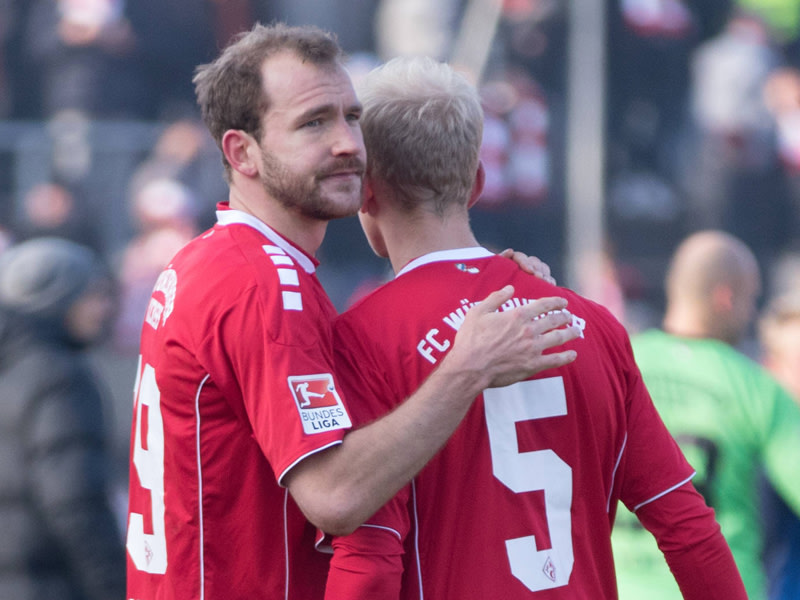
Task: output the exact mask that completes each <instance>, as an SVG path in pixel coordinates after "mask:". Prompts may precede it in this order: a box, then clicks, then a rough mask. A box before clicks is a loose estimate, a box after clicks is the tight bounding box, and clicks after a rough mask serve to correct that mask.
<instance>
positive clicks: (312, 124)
mask: <svg viewBox="0 0 800 600" xmlns="http://www.w3.org/2000/svg"><path fill="white" fill-rule="evenodd" d="M320 125H322V119H312V120H311V121H307V122H305V123H303V127H319V126H320Z"/></svg>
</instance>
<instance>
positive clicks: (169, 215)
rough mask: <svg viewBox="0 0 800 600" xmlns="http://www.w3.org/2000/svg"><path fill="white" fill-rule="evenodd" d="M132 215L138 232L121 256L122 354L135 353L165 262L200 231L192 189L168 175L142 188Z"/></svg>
mask: <svg viewBox="0 0 800 600" xmlns="http://www.w3.org/2000/svg"><path fill="white" fill-rule="evenodd" d="M131 213H132V218H133V221H134V222H135V223H136V224H137V226H138V231H137V233H136V234H135V235H134V237H133V238H132V239H131V240H130V241H129V242H128V244H127V245H126V246H125V248H124V250H123V252H122V255H121V256H120V258H119V263H118V274H119V275H118V276H119V283H120V296H121V297H120V313H119V317H118V319H117V323H116V326H115V332H114V343H115V347H116V348H117V349H118V350H120V351H122V352H128V353H130V352H133V353H135V352H136V351H138V347H139V335H140V333H141V328H142V320H143V319H144V313H145V310H146V308H147V304H148V301H149V299H150V294H151V293H152V291H153V286H154V285H155V283H156V279H158V276H159V274H160V273H161V271H163V270H164V267H165V266H166V262H165V261H167V260H169V257H171V256H173V255H174V254H175V253H176V252H177V251H178V250H179V249H180V248H181V247H183V246H184V245H185V244H186V243H187V242H189V241H190V240H191V239H192V238H193V237H194V236H195V235H197V233H198V228H197V225H196V222H195V200H194V197H193V196H192V194H191V192H190V190H189V189H188V188H187V187H186V186H184V185H183V184H182V183H180V182H179V181H176V180H175V179H171V178H167V177H160V178H154V179H151V180H149V181H146V182H144V183H143V184H142V185H141V187H138V188H136V189H135V190H134V193H133V196H132V197H131Z"/></svg>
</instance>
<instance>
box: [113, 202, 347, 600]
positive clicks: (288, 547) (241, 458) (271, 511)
mask: <svg viewBox="0 0 800 600" xmlns="http://www.w3.org/2000/svg"><path fill="white" fill-rule="evenodd" d="M315 268H316V262H315V261H314V259H313V258H311V257H309V256H308V255H306V254H304V253H303V252H302V251H301V250H299V249H298V248H297V247H295V246H293V245H292V244H291V243H289V242H288V241H287V240H285V239H284V238H282V237H281V236H280V235H278V234H277V233H276V232H274V231H272V230H271V229H269V228H268V227H266V226H265V225H264V224H263V223H261V222H260V221H258V220H257V219H255V218H253V217H251V216H249V215H247V214H245V213H242V212H239V211H234V210H227V207H226V206H224V205H222V206H220V211H219V212H218V222H217V224H216V225H215V226H214V227H213V228H212V229H210V230H209V231H207V232H206V233H205V234H203V235H201V236H199V237H198V238H196V239H195V240H193V241H192V242H190V243H189V244H188V245H187V246H186V247H185V248H183V249H182V250H181V251H180V252H179V253H178V254H177V255H176V256H175V258H174V259H173V261H172V262H171V264H170V265H169V266H168V267H167V268H166V269H165V270H164V272H163V273H162V274H161V276H160V277H159V279H158V282H157V283H156V285H155V290H154V292H153V294H152V296H151V299H150V305H149V307H148V309H147V313H146V316H145V322H144V325H143V329H142V338H141V356H140V361H139V363H140V364H139V371H138V376H137V383H136V393H135V402H134V411H133V426H132V436H131V470H130V504H129V514H128V535H127V547H128V598H130V599H134V600H155V599H167V598H169V599H173V598H174V599H177V600H193V599H204V598H208V599H211V598H248V599H249V598H281V599H296V600H309V599H311V598H320V597H321V596H322V593H323V590H324V579H325V574H326V570H327V558H326V557H325V555H322V554H320V553H318V552H316V551H315V549H314V537H315V529H314V528H313V527H312V526H310V525H309V524H308V523H307V522H306V520H305V518H304V517H303V515H302V514H301V512H300V510H299V509H298V508H297V506H296V505H295V504H294V502H293V501H292V498H291V497H290V496H289V494H288V492H287V490H286V489H285V488H282V487H281V486H280V485H279V483H280V481H281V478H282V477H283V476H284V474H285V473H286V472H287V471H288V470H289V469H291V468H292V466H293V465H295V464H297V463H298V462H299V461H301V460H303V458H305V457H307V456H309V455H311V454H313V453H315V452H319V451H321V450H323V449H325V448H328V447H330V446H332V445H335V444H339V443H340V442H341V439H342V437H343V435H344V431H345V429H346V428H348V427H349V426H350V418H349V416H348V414H347V411H346V410H345V407H344V404H343V401H342V399H341V397H340V396H339V393H338V390H337V386H336V382H335V380H334V377H333V370H332V368H331V365H332V361H333V356H332V345H331V322H332V319H333V317H334V316H335V312H336V311H335V309H334V307H333V305H332V304H331V302H330V300H329V299H328V297H327V295H326V294H325V292H324V290H323V289H322V286H321V285H320V283H319V281H318V280H317V278H316V275H315Z"/></svg>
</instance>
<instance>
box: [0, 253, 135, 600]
mask: <svg viewBox="0 0 800 600" xmlns="http://www.w3.org/2000/svg"><path fill="white" fill-rule="evenodd" d="M112 282H113V280H112V278H111V276H110V274H109V272H108V271H107V270H106V269H105V268H104V265H103V264H102V262H101V261H100V260H99V259H98V257H97V256H96V255H95V254H94V253H93V252H92V250H90V249H89V248H86V247H84V246H81V245H78V244H75V243H73V242H70V241H67V240H64V239H59V238H36V239H32V240H29V241H25V242H22V243H20V244H17V245H16V246H12V247H11V248H9V249H8V250H5V251H4V252H3V253H2V254H0V531H2V532H3V543H2V544H0V598H14V599H16V600H24V599H34V598H48V599H50V600H90V599H91V600H94V599H100V598H103V599H109V598H123V597H125V554H124V545H123V541H122V534H121V531H120V528H119V526H118V525H117V522H116V519H115V516H114V513H113V511H112V509H111V506H110V502H109V498H108V490H109V486H108V475H109V473H108V470H109V458H108V455H107V453H106V448H105V431H104V424H103V418H102V405H103V395H102V392H101V386H100V385H99V383H98V380H97V378H96V375H95V374H94V373H93V371H92V369H91V367H90V365H89V363H88V360H87V357H86V356H85V351H86V350H87V349H88V348H89V347H91V346H92V345H94V344H96V343H98V342H99V341H100V340H101V339H102V338H103V335H104V334H105V332H106V331H107V329H108V325H109V324H110V322H111V319H112V318H113V315H114V311H115V307H116V302H115V297H114V294H113V285H112Z"/></svg>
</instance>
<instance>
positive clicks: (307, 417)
mask: <svg viewBox="0 0 800 600" xmlns="http://www.w3.org/2000/svg"><path fill="white" fill-rule="evenodd" d="M287 381H288V382H289V388H290V389H291V390H292V395H293V396H294V402H295V404H296V405H297V410H298V412H299V413H300V420H301V421H302V423H303V431H304V432H306V433H309V434H313V433H322V432H324V431H333V430H334V429H345V428H347V427H350V426H351V425H352V424H351V423H350V415H348V414H347V411H346V410H345V408H344V403H343V402H342V399H341V398H340V397H339V394H338V392H337V391H336V386H335V385H334V384H333V376H332V375H331V374H330V373H322V374H320V375H301V376H292V377H289V378H288V379H287Z"/></svg>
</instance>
